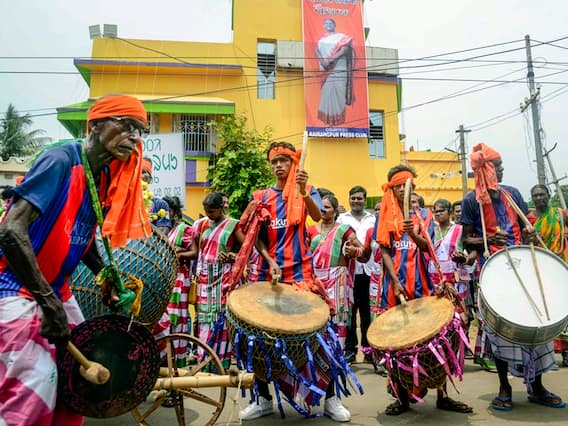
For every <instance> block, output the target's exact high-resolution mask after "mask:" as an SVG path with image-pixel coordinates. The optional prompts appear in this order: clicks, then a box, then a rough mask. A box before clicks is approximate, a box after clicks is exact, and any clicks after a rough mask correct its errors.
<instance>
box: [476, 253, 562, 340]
mask: <svg viewBox="0 0 568 426" xmlns="http://www.w3.org/2000/svg"><path fill="white" fill-rule="evenodd" d="M539 276H540V283H541V284H542V291H541V288H540V287H541V286H540V284H539ZM545 301H546V303H545ZM479 309H480V312H481V314H482V316H483V318H484V321H485V323H486V324H487V326H488V327H489V328H490V329H491V330H492V331H493V332H494V333H495V334H497V335H498V336H501V337H502V338H504V339H506V340H508V341H510V342H513V343H516V344H519V345H525V346H535V345H539V344H542V343H546V342H549V341H551V340H552V339H553V338H555V337H556V336H558V335H560V334H561V333H562V332H563V331H564V330H565V328H566V326H567V325H568V265H567V264H566V263H565V262H564V261H563V260H562V259H560V258H559V257H558V256H556V255H554V254H552V253H550V252H548V251H546V250H544V249H541V248H539V247H535V248H534V255H533V252H532V250H531V247H530V246H514V247H508V248H507V249H506V250H505V249H503V250H501V251H499V252H497V253H495V254H493V255H492V256H491V257H490V258H489V259H487V261H486V262H485V265H483V268H482V270H481V275H480V278H479ZM547 311H548V315H547Z"/></svg>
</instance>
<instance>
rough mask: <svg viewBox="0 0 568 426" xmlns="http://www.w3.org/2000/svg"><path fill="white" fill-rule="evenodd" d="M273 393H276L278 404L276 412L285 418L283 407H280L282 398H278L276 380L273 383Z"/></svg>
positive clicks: (278, 388)
mask: <svg viewBox="0 0 568 426" xmlns="http://www.w3.org/2000/svg"><path fill="white" fill-rule="evenodd" d="M274 391H275V392H276V402H277V403H278V411H279V412H280V417H281V418H284V417H286V416H285V415H284V407H282V398H280V384H279V383H278V380H275V381H274Z"/></svg>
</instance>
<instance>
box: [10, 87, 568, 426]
mask: <svg viewBox="0 0 568 426" xmlns="http://www.w3.org/2000/svg"><path fill="white" fill-rule="evenodd" d="M146 124H147V122H146V112H145V110H144V107H143V105H142V104H141V103H140V102H139V101H138V100H137V99H135V98H132V97H129V96H119V95H112V96H106V97H103V98H101V99H99V100H98V101H97V102H95V103H94V104H93V106H92V107H91V108H90V109H89V112H88V127H89V136H88V137H87V139H86V140H85V141H84V142H82V143H71V144H66V145H61V146H57V147H55V148H51V149H48V150H46V151H45V152H43V153H42V154H41V155H40V156H39V157H38V158H37V160H36V161H35V163H34V164H33V166H32V168H31V169H30V171H29V172H28V173H27V174H26V176H25V178H24V179H23V180H22V182H21V183H19V185H17V186H16V187H14V188H11V192H10V201H9V203H8V204H7V208H6V211H5V213H4V217H3V219H2V222H1V224H0V250H1V251H0V256H1V257H0V390H1V392H0V395H1V401H0V424H9V425H24V424H26V425H27V424H38V425H43V424H46V425H47V424H66V425H67V424H68V425H73V424H81V423H82V418H81V417H80V416H78V415H76V414H74V413H72V412H71V411H70V410H68V409H66V406H65V403H64V402H62V401H58V400H57V398H56V389H57V368H56V363H55V346H54V345H65V344H66V343H67V341H68V340H69V337H70V326H73V324H77V323H79V322H81V321H83V317H82V314H81V311H80V308H79V307H78V305H77V302H76V301H75V298H74V296H73V294H72V293H71V291H70V288H69V282H68V280H69V277H70V275H71V274H72V272H73V271H74V269H75V268H76V267H77V265H78V263H79V262H80V261H82V262H84V263H85V264H86V265H87V266H88V267H89V268H90V269H91V270H92V271H93V273H94V274H95V275H98V276H100V274H103V273H104V271H105V267H106V265H104V263H103V261H102V260H101V256H100V254H99V253H98V252H97V249H96V245H95V244H92V242H93V239H94V235H95V229H96V226H97V224H98V225H99V226H100V229H101V234H102V237H103V238H105V239H106V240H107V241H108V243H109V245H110V247H112V248H115V247H121V246H123V245H124V244H125V243H126V241H127V240H128V239H135V238H144V237H147V236H148V235H149V234H150V233H151V232H152V230H151V227H150V223H149V219H151V220H152V222H154V224H155V226H156V228H158V229H159V232H164V233H165V235H167V238H168V240H169V242H170V243H171V244H172V246H173V247H174V248H175V252H176V255H177V257H178V260H179V270H178V273H177V278H176V282H175V286H174V290H173V293H172V296H171V300H170V302H169V304H168V307H167V309H166V312H165V313H164V316H163V317H162V320H161V321H160V323H159V324H158V326H157V327H156V329H155V330H154V332H155V335H156V336H157V337H158V336H160V335H161V334H166V333H169V332H175V333H188V334H191V333H194V334H195V335H197V336H198V337H199V338H200V339H201V340H203V341H204V342H210V341H211V339H212V336H213V335H216V336H217V339H218V341H220V342H221V343H220V344H219V343H217V344H216V345H215V346H214V348H215V350H216V351H217V352H218V354H219V356H220V357H221V359H222V361H223V363H224V364H225V365H226V366H228V365H229V364H230V363H231V361H232V360H234V356H235V354H234V352H233V349H232V347H231V346H232V345H231V342H229V341H228V336H227V330H226V326H225V325H223V323H222V321H223V318H224V312H225V308H226V301H227V294H228V292H229V291H231V290H232V289H234V288H235V286H236V285H238V283H236V281H239V282H242V283H245V282H255V281H272V280H277V281H279V282H280V283H282V284H283V285H286V284H289V285H296V286H298V287H300V288H303V289H308V290H310V291H312V292H314V293H317V294H319V295H321V296H322V298H323V299H324V300H325V301H326V303H327V304H328V305H329V309H330V319H331V323H332V327H331V328H330V329H329V332H330V333H332V334H334V335H336V336H337V338H338V341H339V342H340V345H341V346H340V348H342V353H341V354H340V355H339V356H338V359H339V361H340V364H342V366H343V368H344V370H345V371H344V372H345V374H350V375H352V371H351V370H350V368H349V365H348V364H350V363H352V362H354V361H355V358H356V357H357V354H360V355H359V356H360V357H362V358H363V359H364V360H366V361H369V362H373V363H374V365H375V371H376V372H378V373H381V374H386V371H385V369H384V366H383V363H384V359H383V360H381V359H380V357H379V358H377V357H376V356H375V355H376V353H375V351H374V350H373V349H372V348H371V347H370V345H369V343H368V341H367V330H368V328H369V325H370V324H371V322H372V321H373V319H375V318H376V317H377V316H380V315H382V314H383V313H384V312H385V311H387V310H389V309H392V308H393V307H395V306H396V305H398V304H399V303H400V297H401V296H404V298H405V299H406V300H413V299H418V298H423V297H429V296H435V295H437V296H444V295H445V296H447V295H450V296H451V298H452V301H453V302H454V304H455V309H456V312H457V314H459V318H461V323H462V325H463V327H464V328H465V329H466V330H467V328H468V327H469V324H470V323H471V321H472V320H473V318H474V317H475V318H476V319H477V320H478V322H479V325H480V326H479V332H478V337H477V342H476V345H475V354H474V355H475V357H476V359H477V360H478V362H479V363H483V365H484V366H485V367H487V365H488V364H489V363H490V362H491V361H492V362H494V365H495V368H496V370H497V373H498V375H497V376H498V380H499V387H498V392H497V395H496V397H495V398H494V399H493V400H492V401H491V407H492V408H493V409H495V410H502V411H507V410H511V409H512V408H513V404H512V393H511V386H510V384H509V380H508V373H511V374H513V375H514V376H520V377H523V378H524V383H525V384H526V387H527V392H528V398H529V400H530V401H531V402H534V403H538V404H542V405H545V406H549V407H557V408H561V407H564V406H565V404H564V402H563V401H562V399H561V398H560V397H559V396H557V395H555V394H554V393H553V392H551V391H550V390H548V389H547V388H546V387H545V386H544V384H543V380H542V375H543V373H545V372H547V371H549V370H551V369H552V368H554V366H555V359H554V351H553V342H549V343H547V344H544V345H540V346H536V347H523V346H519V345H515V344H512V343H510V342H508V341H506V340H504V339H503V338H502V337H500V336H498V335H496V334H494V333H493V332H491V330H489V329H488V328H487V327H485V326H484V324H483V318H482V317H481V316H480V315H479V312H477V311H476V301H475V299H476V291H475V290H476V280H477V279H478V278H479V271H480V269H481V267H482V266H483V264H484V262H485V261H486V256H487V254H488V253H487V249H488V250H489V253H494V252H497V251H499V250H500V249H502V248H503V247H504V246H514V245H519V244H523V243H527V242H535V241H536V239H535V238H536V235H537V233H539V234H540V235H541V236H542V239H543V240H544V242H545V244H546V245H547V247H548V248H549V249H550V250H551V251H553V252H554V253H556V254H557V255H558V256H560V257H561V258H562V259H563V260H564V261H566V260H568V248H567V244H566V220H567V219H568V218H567V217H566V212H565V211H563V210H561V209H557V208H553V207H551V206H550V193H549V191H548V188H547V187H546V186H542V185H536V186H534V187H533V188H532V190H531V196H532V199H533V201H534V203H535V207H536V212H535V213H534V214H532V215H529V217H530V218H531V220H532V221H533V222H534V224H533V226H532V227H525V226H523V224H522V222H520V220H519V218H518V217H517V213H515V210H514V208H513V207H512V206H511V201H510V200H511V199H512V200H513V201H514V202H515V203H516V204H517V205H518V206H519V207H520V209H521V210H522V211H523V212H524V213H525V214H528V209H527V205H526V203H525V202H524V201H523V199H522V197H521V195H520V193H519V191H518V190H517V189H515V188H513V187H510V186H506V185H502V184H501V183H500V182H501V179H502V177H503V170H504V169H503V163H502V158H501V156H500V154H499V153H498V152H496V151H495V150H494V149H492V148H491V147H489V146H487V145H485V144H483V143H481V144H478V145H476V146H475V147H474V148H473V152H472V153H471V155H470V160H471V166H472V168H473V170H474V173H475V184H476V187H475V190H474V191H472V192H470V193H469V194H467V196H466V197H465V198H464V199H463V200H461V201H459V202H454V203H453V204H452V203H450V202H449V201H447V200H443V199H440V200H437V201H435V202H434V204H433V206H432V208H431V209H428V208H425V207H424V205H423V200H422V199H421V197H420V196H419V195H418V194H412V197H411V206H410V211H409V215H408V216H406V215H405V208H404V207H405V206H404V203H405V200H404V198H405V185H406V182H407V181H408V180H410V182H413V181H414V179H415V178H416V173H415V171H414V170H413V169H412V168H411V167H408V166H406V165H398V166H395V167H393V168H392V169H391V170H390V171H389V172H388V175H387V176H386V183H384V184H383V185H382V191H383V197H382V198H381V201H380V202H378V203H377V205H376V206H375V211H374V212H370V211H368V210H367V209H365V205H366V201H367V191H366V190H365V188H363V187H361V186H354V187H353V188H352V189H351V190H350V192H349V206H350V210H349V211H345V209H342V208H341V206H339V203H338V199H337V197H336V196H335V195H334V194H333V192H332V191H330V190H328V189H324V188H319V189H316V188H315V187H313V186H312V185H310V184H308V173H307V172H306V171H305V170H302V169H300V167H299V163H300V155H301V153H300V152H299V151H298V150H296V149H295V147H294V146H293V145H291V144H289V143H286V142H273V143H272V144H271V145H270V146H269V148H268V150H267V160H268V161H269V163H270V166H271V168H272V173H273V175H274V178H275V183H274V185H273V186H271V187H269V188H265V189H260V190H257V191H255V192H254V193H253V194H252V197H251V199H252V201H251V204H250V205H249V207H248V208H247V210H246V211H245V212H244V214H243V217H242V218H241V219H240V220H238V219H235V218H230V217H228V216H227V212H228V200H229V197H228V196H227V195H226V194H222V193H216V192H215V193H210V194H208V195H207V196H206V197H205V199H204V200H203V209H204V213H205V215H204V216H203V217H202V218H201V219H199V220H197V221H196V222H195V223H194V224H193V225H191V226H190V225H188V224H187V223H185V222H184V221H183V214H182V211H183V206H182V205H181V203H180V200H179V199H178V198H176V197H164V198H163V199H159V198H157V197H155V198H154V199H153V200H152V202H151V206H150V207H149V209H148V206H146V205H145V202H144V199H143V197H142V196H141V194H142V192H143V191H142V185H143V184H142V182H143V181H144V182H146V184H147V183H148V182H150V181H151V175H152V165H151V163H150V162H149V161H147V160H146V159H144V158H143V154H142V148H141V143H140V137H141V135H142V132H143V130H144V129H145V127H146ZM97 198H98V199H97ZM99 200H100V201H99ZM99 202H100V204H99ZM145 210H148V211H149V212H150V215H147V214H141V212H144V211H145ZM340 212H341V213H340ZM260 218H262V220H261V219H260ZM484 237H485V238H484ZM433 252H434V253H433ZM434 254H435V256H434ZM102 277H103V280H104V281H105V282H106V284H107V286H106V287H105V288H107V289H109V290H108V291H109V294H108V295H107V297H106V299H105V300H106V301H107V302H108V303H110V304H119V303H121V297H122V296H123V294H121V293H120V292H116V291H112V290H110V289H112V288H113V284H116V283H114V282H113V277H112V275H110V274H106V275H104V274H103V275H102ZM235 277H237V279H235ZM192 283H194V285H195V289H196V294H195V295H194V297H192V294H191V290H190V289H191V288H192ZM191 299H194V300H191ZM190 302H192V303H194V304H195V322H194V323H193V324H192V321H191V317H190V315H189V309H188V308H189V306H188V305H189V303H190ZM357 319H359V320H360V326H359V327H358V325H357ZM358 328H360V331H361V333H360V337H361V340H360V341H359V339H358V332H357V330H358ZM558 346H560V344H559V345H558ZM566 349H567V348H565V347H563V348H561V350H564V351H565V352H563V357H564V363H565V364H568V351H566ZM188 355H189V356H188ZM192 356H197V357H199V354H191V353H188V352H187V348H176V357H177V361H178V365H180V366H183V365H184V363H185V362H191V357H192ZM389 376H390V377H389V380H388V384H389V386H388V392H389V393H390V394H391V395H393V396H394V397H395V400H394V401H393V402H391V403H390V404H389V405H388V406H387V408H386V414H388V415H399V414H402V413H404V412H405V411H408V410H409V404H410V402H415V401H416V400H419V401H421V400H422V398H423V397H424V395H425V393H426V390H427V389H420V388H413V389H406V388H405V385H403V383H402V382H401V381H400V380H398V378H397V377H396V376H394V375H393V374H390V373H389ZM344 377H345V376H341V375H337V374H335V375H329V374H328V375H327V376H326V375H325V374H323V373H322V372H321V371H318V377H317V378H314V382H313V383H312V384H306V383H305V382H303V383H295V381H294V380H292V379H291V378H290V377H281V378H276V379H275V380H273V382H274V388H275V391H276V393H277V394H278V393H279V392H282V393H284V394H285V396H286V397H287V400H288V401H289V402H290V403H291V404H292V405H293V406H295V408H296V409H297V410H298V411H300V412H301V413H303V414H305V415H307V416H311V415H313V413H312V411H311V410H310V408H311V407H309V406H308V407H300V406H298V404H297V398H295V396H294V394H297V393H302V399H303V400H304V402H305V401H306V400H307V399H306V398H307V395H308V394H309V392H310V390H311V391H315V392H316V393H318V395H320V396H324V397H325V402H324V404H323V405H324V407H323V412H322V413H319V414H320V415H321V414H324V415H327V416H329V417H330V418H331V419H333V420H335V421H338V422H346V421H349V420H350V418H351V415H350V412H349V411H348V410H347V408H346V407H345V406H344V405H343V403H342V401H341V398H340V396H341V395H340V394H341V393H344V395H347V394H349V392H347V391H346V389H344V388H342V387H341V384H340V383H337V382H338V381H344V380H341V379H342V378H344ZM353 377H354V376H353ZM355 381H356V380H355ZM269 385H270V383H268V381H263V380H261V379H260V378H257V379H256V383H255V386H254V392H253V395H254V396H253V398H252V400H251V402H250V405H248V406H247V407H246V408H244V409H243V410H241V412H240V418H241V419H242V420H252V419H255V418H258V417H261V416H265V415H268V414H271V413H273V412H274V402H273V397H272V392H271V390H270V386H269ZM343 385H345V383H343ZM306 387H307V388H309V389H305V388H306ZM312 387H314V388H312ZM276 396H277V397H278V399H279V396H278V395H276ZM295 401H296V402H295ZM308 405H310V404H308ZM311 405H319V400H318V399H317V398H315V399H314V404H311ZM436 407H437V408H439V409H442V410H449V411H455V412H461V413H469V412H471V411H472V409H471V407H470V406H469V405H467V404H466V403H463V402H460V401H455V400H453V399H451V398H450V397H449V396H448V395H447V392H446V385H445V383H444V384H443V385H441V386H440V387H439V388H438V389H437V399H436Z"/></svg>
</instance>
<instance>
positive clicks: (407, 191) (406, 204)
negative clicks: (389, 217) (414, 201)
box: [403, 178, 412, 219]
mask: <svg viewBox="0 0 568 426" xmlns="http://www.w3.org/2000/svg"><path fill="white" fill-rule="evenodd" d="M411 193H412V179H410V178H408V179H406V183H405V184H404V200H403V213H404V218H405V219H409V218H410V196H411V195H412V194H411Z"/></svg>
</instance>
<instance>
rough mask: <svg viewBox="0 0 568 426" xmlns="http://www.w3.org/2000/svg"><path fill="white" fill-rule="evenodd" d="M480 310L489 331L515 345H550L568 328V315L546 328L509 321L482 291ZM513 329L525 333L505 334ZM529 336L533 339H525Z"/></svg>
mask: <svg viewBox="0 0 568 426" xmlns="http://www.w3.org/2000/svg"><path fill="white" fill-rule="evenodd" d="M479 310H480V312H481V314H482V316H483V318H484V324H487V327H489V329H490V330H491V331H492V332H493V333H495V334H496V335H497V336H499V337H501V338H502V339H505V340H506V341H508V342H510V343H513V344H515V345H521V346H538V345H542V344H545V343H548V342H550V341H551V340H553V339H554V338H556V337H557V336H558V335H559V333H561V332H562V330H564V329H565V328H566V327H568V315H566V316H565V317H564V318H563V319H562V320H559V321H557V322H555V323H552V324H547V325H545V326H528V325H519V324H516V323H514V322H512V321H510V320H508V319H507V318H504V317H503V316H502V315H500V314H499V313H498V312H497V311H496V310H495V309H493V307H492V306H491V305H490V304H489V303H488V302H487V300H486V298H485V297H484V295H483V293H482V292H481V291H480V292H479ZM487 314H490V316H488V315H487ZM493 318H498V319H499V321H493ZM497 323H500V324H502V325H503V326H504V327H498V324H497ZM513 329H514V330H522V331H523V333H519V332H517V333H514V334H512V333H505V332H504V330H513ZM543 330H544V331H545V332H544V331H543ZM527 336H529V337H532V338H531V339H528V338H523V337H527Z"/></svg>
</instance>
